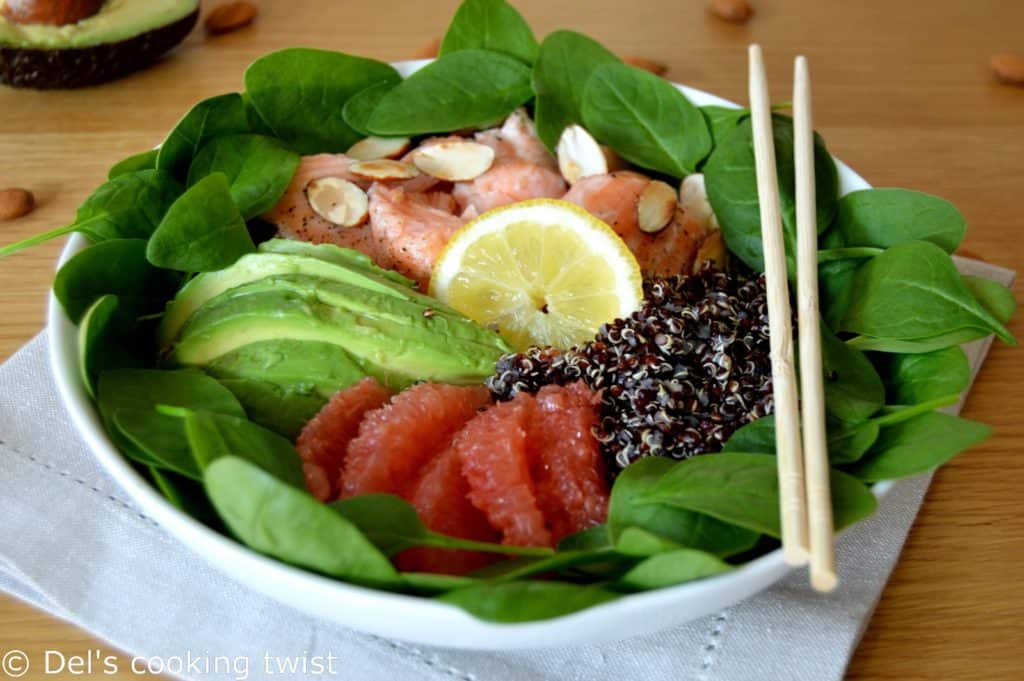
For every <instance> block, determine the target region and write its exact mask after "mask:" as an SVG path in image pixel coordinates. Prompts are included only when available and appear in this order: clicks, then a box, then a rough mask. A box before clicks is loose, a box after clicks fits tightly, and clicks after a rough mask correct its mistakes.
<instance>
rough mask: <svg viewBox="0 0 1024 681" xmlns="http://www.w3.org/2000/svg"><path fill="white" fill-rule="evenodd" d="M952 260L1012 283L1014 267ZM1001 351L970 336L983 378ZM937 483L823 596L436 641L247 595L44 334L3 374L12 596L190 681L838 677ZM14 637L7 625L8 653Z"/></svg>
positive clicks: (883, 509) (6, 546) (910, 501)
mask: <svg viewBox="0 0 1024 681" xmlns="http://www.w3.org/2000/svg"><path fill="white" fill-rule="evenodd" d="M958 264H959V265H960V267H961V270H963V271H965V272H969V273H972V274H979V275H982V276H987V277H990V278H992V279H995V280H997V281H999V282H1001V283H1004V284H1009V283H1011V282H1012V280H1013V277H1014V274H1013V272H1010V271H1008V270H1004V269H1001V268H997V267H992V266H989V265H985V264H982V263H978V262H975V261H964V260H960V261H959V263H958ZM990 343H991V341H990V340H985V341H978V342H976V343H972V344H971V345H969V346H967V348H966V349H967V351H968V356H969V357H970V360H971V365H972V367H973V369H974V371H975V372H976V371H977V369H978V367H980V365H981V362H982V361H983V359H984V357H985V354H986V353H987V351H988V347H989V345H990ZM958 410H959V405H958V406H957V407H956V408H955V409H954V411H958ZM930 479H931V478H930V476H920V477H917V478H914V479H910V480H905V481H902V482H900V483H898V484H897V485H896V487H895V488H894V489H893V491H892V493H891V494H889V495H888V497H887V498H886V499H885V500H884V501H883V502H882V504H881V505H880V508H879V511H878V513H877V514H876V515H875V516H874V517H872V518H870V519H869V520H867V521H866V522H864V523H861V524H860V525H858V526H856V527H854V528H852V529H851V530H850V531H849V532H847V533H845V534H844V535H843V536H842V538H841V539H840V541H839V546H838V554H837V560H838V568H839V574H840V577H841V580H842V582H841V585H840V587H839V588H838V589H837V590H836V591H835V592H834V593H832V594H828V595H820V594H817V593H814V592H812V591H811V590H810V588H809V587H808V586H807V577H806V572H805V571H803V570H800V571H795V572H793V573H791V574H790V575H789V576H788V577H786V578H784V579H783V580H782V581H780V582H779V583H778V584H776V585H775V586H774V587H772V588H771V589H768V590H766V591H764V592H762V593H760V594H758V595H756V596H754V597H752V598H750V599H748V600H746V601H744V602H742V603H740V604H738V605H736V606H734V607H731V608H728V609H727V610H724V611H722V612H720V613H718V614H717V615H713V616H710V617H706V618H704V619H701V620H697V621H695V622H692V623H690V624H688V625H685V626H682V627H678V628H676V629H672V630H669V631H664V632H661V633H659V634H654V635H649V636H643V637H634V638H631V639H626V640H623V641H622V642H620V643H616V644H612V645H604V646H581V647H572V648H560V649H551V650H542V651H522V652H471V651H470V652H467V651H460V650H457V649H455V648H454V647H453V648H451V649H436V648H426V647H423V646H416V645H411V644H408V643H403V642H400V641H390V640H386V639H384V638H380V637H377V636H371V635H367V634H363V633H359V632H355V631H351V630H348V629H344V628H341V627H337V626H335V625H332V624H329V623H326V622H320V621H317V620H315V619H313V618H311V617H309V616H307V615H305V614H303V613H301V612H298V611H296V610H293V609H292V608H289V607H287V606H284V605H281V604H279V603H277V602H275V601H272V600H270V599H268V598H266V597H264V596H262V595H261V594H258V593H255V592H253V591H251V590H248V589H247V588H245V587H243V586H242V585H240V584H238V583H236V582H234V581H233V580H232V579H231V578H230V577H228V576H227V575H226V574H224V573H222V572H220V571H218V570H215V569H214V568H211V567H210V566H208V565H207V564H206V563H205V562H204V561H203V560H202V559H201V558H199V557H198V556H196V555H195V554H193V553H192V552H191V551H190V550H189V548H188V547H187V546H183V545H181V544H180V543H179V542H178V541H177V540H175V539H174V538H173V537H171V536H169V535H167V534H166V533H165V532H164V531H163V530H162V529H161V528H160V527H159V526H158V525H157V524H156V523H155V522H154V521H153V520H151V519H150V518H148V517H146V516H145V515H143V514H142V513H140V512H139V511H138V510H137V509H136V507H135V506H134V505H133V503H132V501H131V500H130V499H129V498H128V497H127V496H126V495H125V494H124V492H122V491H121V490H120V489H119V488H118V487H117V485H116V483H114V482H113V481H112V480H111V479H110V477H109V476H108V475H107V474H106V473H105V472H104V471H103V469H102V468H101V467H100V466H99V464H98V463H97V462H96V461H95V460H94V459H93V457H92V455H91V454H90V452H89V451H88V450H87V449H86V448H85V446H84V445H83V444H82V442H81V441H80V439H79V437H78V435H77V434H76V433H75V431H74V430H73V428H72V426H71V424H70V422H69V420H68V418H67V415H66V414H65V411H64V407H63V405H62V404H61V402H60V400H59V397H58V395H57V392H56V389H55V388H54V386H53V382H52V378H51V376H50V370H49V367H48V365H47V359H46V352H45V337H44V334H41V335H40V336H38V337H36V338H35V339H34V340H33V341H31V342H30V343H29V344H28V345H26V346H25V347H24V348H23V349H22V350H21V351H19V352H18V353H17V354H16V355H15V356H14V357H12V358H11V359H10V360H9V361H8V362H7V363H5V364H4V365H3V366H2V367H0V589H3V590H5V591H7V592H8V593H11V594H13V595H15V596H17V597H18V598H21V599H23V600H25V601H27V602H29V603H32V604H34V605H35V606H37V607H39V608H42V609H44V610H47V611H48V612H51V613H53V614H54V615H56V616H58V617H61V618H63V619H66V620H69V621H71V622H74V623H75V624H77V625H79V626H81V627H83V628H85V629H87V630H89V631H91V632H93V633H94V634H95V635H97V636H98V637H100V638H103V639H105V640H108V641H110V642H111V643H112V644H113V645H116V646H117V647H118V648H121V649H123V650H125V651H127V652H128V653H129V659H130V656H133V655H138V656H141V657H142V658H143V659H144V660H149V661H151V662H152V665H153V666H154V668H158V667H159V666H160V665H161V664H162V665H164V668H165V670H167V671H169V672H171V673H172V674H173V675H175V676H180V677H182V678H189V679H262V678H273V679H285V678H310V677H321V678H339V679H346V680H347V681H363V680H376V679H388V681H412V680H419V679H426V680H431V681H451V680H452V679H456V680H458V681H497V680H503V679H515V680H517V681H520V680H521V681H543V680H547V679H560V680H563V679H564V680H566V681H569V680H573V679H579V680H581V681H582V680H586V681H603V680H608V681H612V680H620V679H635V678H644V679H647V680H649V681H714V680H718V681H745V680H750V681H754V680H757V681H761V680H763V679H783V678H785V679H791V680H793V681H830V680H832V679H841V678H842V676H843V673H844V671H845V669H846V666H847V663H848V662H849V659H850V656H851V654H852V652H853V650H854V648H855V646H856V644H857V642H858V641H859V640H860V637H861V635H862V633H863V631H864V629H865V627H866V625H867V622H868V618H869V616H870V614H871V612H872V611H873V610H874V607H875V604H876V603H877V601H878V598H879V595H880V593H881V591H882V588H883V587H884V585H885V582H886V580H887V579H888V576H889V573H890V572H891V570H892V567H893V565H894V564H895V562H896V559H897V557H898V556H899V553H900V550H901V548H902V546H903V542H904V540H905V538H906V535H907V531H908V530H909V528H910V525H911V524H912V523H913V520H914V517H915V515H916V514H917V510H918V508H919V506H920V504H921V501H922V499H923V497H924V493H925V491H926V490H927V488H928V484H929V482H930ZM18 638H19V636H18V632H17V631H11V630H8V631H0V655H2V654H3V653H4V652H6V651H7V650H10V649H16V648H17V647H18ZM452 643H453V646H455V645H457V641H453V642H452ZM329 656H330V657H329ZM30 663H31V664H33V665H35V666H36V667H40V666H41V665H43V664H44V660H30ZM139 664H146V662H145V661H143V662H141V663H139ZM267 665H270V666H269V668H268V666H267ZM288 670H291V671H288ZM37 671H38V670H37Z"/></svg>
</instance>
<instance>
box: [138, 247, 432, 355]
mask: <svg viewBox="0 0 1024 681" xmlns="http://www.w3.org/2000/svg"><path fill="white" fill-rule="evenodd" d="M259 249H260V250H259V252H257V253H250V254H249V255H245V256H243V257H241V258H239V259H238V260H237V261H236V262H235V263H234V264H233V265H232V266H231V267H228V268H226V269H223V270H218V271H216V272H205V273H203V274H200V275H199V276H197V277H195V278H194V279H192V280H191V281H189V282H188V283H187V284H186V285H185V286H184V287H182V289H181V291H179V292H178V295H177V296H175V298H174V300H173V301H171V303H170V304H169V305H168V306H167V309H166V311H165V313H164V317H163V320H162V321H161V323H160V329H159V331H158V333H157V338H158V340H159V342H160V345H161V347H165V346H167V345H169V344H170V343H171V342H172V341H173V340H174V338H175V337H176V336H177V335H178V333H179V332H180V331H181V328H182V327H183V326H184V325H185V323H186V322H187V321H188V320H189V318H190V317H191V316H192V315H193V313H195V311H196V310H198V309H199V308H200V307H202V306H203V305H204V304H206V303H207V302H208V301H209V300H211V299H212V298H215V297H217V296H219V295H221V294H222V293H224V292H225V291H229V290H231V289H234V288H237V287H239V286H244V285H246V284H249V283H252V282H255V281H259V280H260V279H265V278H267V277H274V276H278V275H290V274H304V275H308V276H311V277H318V278H321V279H324V280H328V281H338V282H344V283H347V284H352V285H355V286H360V287H362V288H366V289H368V290H371V291H375V292H378V293H384V294H388V295H391V296H393V297H396V298H405V299H408V300H418V301H422V302H423V303H424V304H425V305H429V307H431V308H432V309H435V310H440V309H442V308H443V306H441V304H440V303H439V302H437V301H434V300H433V299H432V298H428V297H426V296H424V295H422V294H420V293H417V292H416V291H414V290H413V289H412V288H411V286H413V285H414V283H413V282H411V281H410V280H408V279H406V278H405V277H402V276H401V275H398V274H397V273H395V275H396V276H392V273H390V272H389V271H388V270H385V269H382V268H380V267H377V266H376V265H374V264H373V263H372V262H371V261H370V259H369V258H367V257H366V256H365V255H363V254H362V253H359V252H358V251H354V250H351V249H347V248H338V247H337V246H333V245H329V244H321V245H314V244H306V243H303V242H298V241H289V240H286V239H273V240H271V241H267V242H264V243H262V244H260V246H259ZM396 277H397V278H396ZM444 309H445V310H447V309H448V308H444Z"/></svg>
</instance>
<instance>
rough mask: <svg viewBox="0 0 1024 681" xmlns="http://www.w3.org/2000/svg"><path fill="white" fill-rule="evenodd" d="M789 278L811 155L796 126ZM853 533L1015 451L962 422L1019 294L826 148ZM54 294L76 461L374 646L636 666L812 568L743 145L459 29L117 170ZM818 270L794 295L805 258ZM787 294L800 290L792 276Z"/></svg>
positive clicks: (478, 13) (275, 62)
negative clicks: (877, 514)
mask: <svg viewBox="0 0 1024 681" xmlns="http://www.w3.org/2000/svg"><path fill="white" fill-rule="evenodd" d="M773 127H774V137H775V147H776V152H777V167H778V175H779V189H780V195H781V202H782V208H783V222H784V228H785V233H786V239H787V247H788V248H790V249H791V248H792V246H793V235H794V230H795V227H794V223H795V218H794V203H795V199H794V178H793V174H794V173H793V134H792V121H791V120H790V119H789V118H788V117H787V116H786V115H784V114H783V113H782V112H781V111H780V112H779V113H777V114H776V115H775V116H774V126H773ZM815 175H816V182H815V185H816V188H817V197H816V198H817V201H816V203H817V222H818V231H819V252H818V260H819V262H820V268H819V280H820V285H821V296H822V300H821V309H822V316H823V324H822V328H821V344H822V351H823V361H824V372H825V376H824V379H825V401H826V404H825V406H826V410H827V414H828V443H829V460H830V463H831V465H832V470H831V492H832V502H833V519H834V524H835V526H836V528H837V529H842V528H844V527H847V526H849V525H851V524H854V523H856V522H858V521H860V520H862V519H863V518H865V517H867V516H869V515H871V514H872V513H873V512H874V510H875V508H876V504H877V498H878V497H879V496H880V495H881V494H883V493H884V491H885V490H886V489H887V488H888V482H887V481H891V480H894V479H897V478H900V477H906V476H912V475H916V474H919V473H923V472H926V471H929V470H932V469H933V468H935V467H936V466H939V465H941V464H942V463H944V462H945V461H947V460H949V459H950V458H952V457H953V456H954V455H956V454H957V453H958V452H960V451H962V450H964V449H966V448H968V447H970V446H972V445H973V444H975V443H977V442H979V441H981V440H982V439H984V438H985V437H986V436H987V435H988V432H989V431H988V428H987V427H986V426H984V425H983V424H980V423H975V422H971V421H967V420H964V419H960V418H958V417H955V416H951V415H949V414H945V413H942V412H940V411H937V410H938V409H940V408H941V407H943V406H947V405H949V404H952V403H953V402H955V401H956V400H957V399H958V398H959V396H960V394H961V393H962V392H963V390H965V389H966V387H967V385H968V383H969V380H970V371H969V367H968V365H967V360H966V357H965V355H964V353H963V351H962V350H961V349H960V347H959V346H960V345H961V344H963V343H965V342H968V341H970V340H974V339H977V338H981V337H985V336H988V335H990V334H995V335H997V336H999V337H1000V338H1002V339H1003V340H1005V341H1006V342H1010V343H1012V342H1013V338H1012V336H1011V335H1010V334H1009V332H1008V331H1007V330H1006V328H1005V326H1004V324H1005V322H1006V321H1007V319H1008V318H1009V316H1010V315H1011V314H1012V313H1013V311H1014V307H1015V305H1014V301H1013V298H1012V296H1011V295H1010V294H1009V292H1008V291H1007V290H1006V289H1005V288H1003V287H1001V286H999V285H997V284H994V283H992V282H989V281H987V280H984V279H978V278H972V277H967V276H961V275H960V274H959V273H958V272H957V270H956V268H955V266H954V264H953V261H952V259H951V257H950V254H951V253H952V252H953V251H954V250H955V249H956V248H957V246H958V245H959V243H960V241H961V239H962V238H963V235H964V232H965V229H966V224H965V221H964V219H963V217H962V216H961V214H960V213H959V211H958V210H957V209H956V208H955V207H954V206H952V205H951V204H949V203H948V202H946V201H944V200H942V199H940V198H938V197H935V196H931V195H928V194H924V193H920V192H915V191H909V190H903V189H891V188H887V189H872V188H870V187H869V186H868V185H867V183H866V182H864V181H863V180H862V179H861V178H860V177H858V176H857V175H856V174H855V173H853V172H852V171H851V170H850V169H848V168H846V167H845V166H843V165H842V164H841V163H838V162H837V161H835V160H834V159H833V158H832V157H831V155H830V154H829V153H828V150H827V148H826V146H825V141H824V140H823V139H821V138H820V137H817V138H816V140H815ZM71 232H77V234H76V235H75V236H74V237H73V238H72V240H71V242H70V244H69V247H68V249H67V250H66V251H65V256H64V259H63V261H62V264H61V267H60V269H59V271H58V273H57V275H56V278H55V280H54V286H53V300H54V304H53V305H52V306H51V315H50V324H51V327H52V329H53V333H52V334H51V343H52V359H53V363H54V366H55V371H56V374H57V377H58V380H59V382H60V385H61V389H62V393H63V395H64V396H65V399H66V402H67V405H68V408H69V410H70V412H71V414H72V417H73V418H74V419H75V421H76V424H77V425H78V427H79V430H80V431H81V432H82V434H83V437H84V438H85V439H86V440H87V442H88V443H89V445H90V446H91V448H92V449H93V450H94V451H95V452H96V454H97V455H98V456H99V457H100V458H101V459H102V460H103V462H104V464H105V465H106V467H107V468H108V469H109V470H110V471H111V473H112V474H113V475H114V476H115V477H116V478H117V480H118V481H119V482H120V483H121V484H122V485H124V486H125V487H126V489H127V490H128V491H129V492H130V493H131V494H132V496H133V498H135V499H136V500H137V501H138V503H139V504H140V506H141V507H142V508H143V509H144V510H145V511H146V512H147V513H149V514H150V515H152V516H153V517H154V518H155V519H156V520H157V521H158V522H160V523H161V524H162V525H163V526H165V527H166V528H167V529H168V530H169V531H170V532H172V533H173V534H174V535H175V536H177V537H179V538H180V539H182V540H183V541H185V542H186V543H187V544H188V545H190V546H191V547H192V548H193V549H194V550H195V551H196V552H197V553H199V554H200V555H202V556H203V557H204V558H206V559H207V560H209V561H210V562H211V563H213V564H214V565H216V566H218V567H219V568H221V569H223V570H227V571H229V572H230V573H231V574H232V575H234V576H236V577H237V578H238V579H240V580H241V581H244V582H246V583H248V584H250V585H252V586H253V587H255V588H258V589H260V590H262V591H264V592H266V593H268V594H270V595H272V596H274V597H276V598H278V599H280V600H282V601H284V602H286V603H288V604H291V605H294V606H296V607H299V608H302V609H305V610H307V611H310V612H312V613H315V614H317V615H319V616H323V617H325V618H329V619H332V620H335V621H338V622H341V623H343V624H346V625H349V626H355V627H358V628H361V629H365V630H368V631H372V632H375V633H379V634H384V635H389V636H396V637H399V638H405V639H409V640H416V641H420V642H424V643H435V644H443V645H461V646H468V647H519V646H538V645H556V644H566V643H572V642H581V641H590V640H599V639H604V640H608V639H614V638H623V637H626V636H631V635H635V634H639V633H643V632H645V631H651V630H654V629H659V628H663V627H667V626H670V625H672V624H678V623H680V622H684V621H687V620H689V619H692V618H695V617H698V616H701V615H703V614H706V613H708V612H710V611H712V610H714V609H716V608H721V607H723V606H725V605H728V604H730V603H732V602H735V601H737V600H740V599H742V598H744V597H746V596H748V595H750V594H752V593H754V592H756V591H757V590H759V589H762V588H764V587H765V586H767V585H769V584H770V583H772V582H773V581H774V580H776V579H778V577H780V576H781V575H782V574H783V573H784V572H785V569H786V568H785V566H784V564H783V561H782V558H781V555H780V551H779V550H778V547H779V537H780V523H779V510H778V509H779V499H778V484H777V479H776V464H775V456H774V447H775V434H774V421H773V416H772V411H773V404H772V384H771V370H770V369H771V364H770V356H769V343H768V326H767V312H766V303H765V295H766V294H765V284H764V277H763V274H761V272H762V269H763V264H762V253H761V246H760V244H761V240H760V221H759V214H758V198H757V182H756V176H755V169H754V152H753V148H752V135H751V126H750V120H749V112H748V111H747V110H745V109H742V108H738V107H736V106H733V105H731V104H729V103H728V102H724V101H723V100H720V99H718V98H715V97H713V96H711V95H708V94H706V93H702V92H699V91H696V90H692V89H689V88H686V87H683V86H676V85H673V84H671V83H669V82H668V81H665V80H663V79H661V78H659V77H657V76H656V75H653V74H651V73H648V72H645V71H643V70H640V69H638V68H635V67H632V66H629V65H626V64H624V63H622V62H621V61H620V60H619V59H618V57H616V56H615V55H614V54H612V53H611V52H609V51H608V50H606V49H605V48H603V47H602V46H601V45H600V44H598V43H597V42H595V41H593V40H591V39H590V38H587V37H585V36H583V35H580V34H578V33H574V32H572V31H556V32H554V33H552V34H550V35H549V36H547V37H546V38H545V39H544V40H543V41H542V42H540V43H539V44H538V42H537V40H536V39H535V38H534V36H533V33H532V32H531V30H530V28H529V27H528V26H527V24H526V23H525V21H523V19H522V17H521V16H520V15H519V14H518V13H517V12H516V11H515V10H514V9H513V8H512V7H511V6H509V5H508V4H506V3H505V2H504V1H503V0H467V1H466V2H465V3H463V5H462V6H461V7H460V8H459V10H458V12H457V13H456V15H455V17H454V19H453V21H452V23H451V25H450V27H449V29H448V32H447V34H446V35H445V38H444V41H443V42H442V45H441V50H440V55H439V57H438V58H437V59H436V60H432V61H425V62H409V63H403V64H397V65H394V66H392V65H388V64H384V63H381V62H378V61H375V60H372V59H366V58H362V57H357V56H353V55H348V54H343V53H340V52H330V51H323V50H313V49H305V48H294V49H287V50H283V51H280V52H275V53H272V54H269V55H267V56H265V57H263V58H261V59H259V60H257V61H256V62H254V63H253V64H252V65H251V66H250V67H249V69H248V71H247V72H246V74H245V92H244V93H229V94H224V95H220V96H217V97H213V98H211V99H207V100H204V101H202V102H200V103H198V104H197V105H195V106H194V107H193V108H192V109H191V110H190V111H189V112H187V113H186V114H185V115H184V117H183V118H182V119H181V120H180V122H179V123H178V124H177V125H176V126H175V128H174V129H173V130H172V131H171V132H170V133H169V134H168V135H167V137H166V139H165V140H164V141H163V143H162V144H161V145H160V146H159V147H158V148H157V149H154V150H151V151H146V152H143V153H140V154H138V155H136V156H132V157H130V158H127V159H125V160H123V161H121V162H120V163H118V164H116V165H115V166H114V167H113V168H112V169H111V171H110V176H109V179H108V181H107V182H106V183H105V184H103V185H102V186H100V187H99V188H98V189H97V190H96V191H95V192H94V193H93V195H92V196H91V197H89V198H88V199H87V200H86V201H85V203H83V204H82V206H81V208H80V209H79V211H78V215H77V217H76V219H75V221H74V222H73V223H72V224H70V225H68V226H67V227H63V228H60V229H57V230H54V231H53V232H50V233H48V234H44V235H41V236H40V237H36V238H34V239H31V240H29V242H25V243H22V244H16V245H15V246H13V247H8V248H7V249H4V250H5V251H6V252H11V251H13V250H16V249H17V248H19V247H22V246H25V245H28V244H30V243H34V242H37V241H40V240H43V239H46V238H53V237H55V236H59V235H63V234H67V233H71ZM790 267H791V268H794V267H795V263H793V262H792V260H790ZM791 273H792V272H791Z"/></svg>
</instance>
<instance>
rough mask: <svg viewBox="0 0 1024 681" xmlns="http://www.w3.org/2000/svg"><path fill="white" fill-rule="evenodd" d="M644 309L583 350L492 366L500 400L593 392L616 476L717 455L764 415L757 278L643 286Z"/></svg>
mask: <svg viewBox="0 0 1024 681" xmlns="http://www.w3.org/2000/svg"><path fill="white" fill-rule="evenodd" d="M644 294H645V295H644V304H643V307H642V308H641V309H640V310H638V311H636V312H634V313H633V314H632V315H630V316H629V317H628V318H625V319H617V320H615V321H614V322H612V323H610V324H606V325H604V326H602V327H601V329H600V330H599V331H598V334H597V336H596V338H595V339H594V340H593V341H591V342H590V343H587V344H585V345H583V346H580V347H577V348H573V349H572V350H569V351H566V352H564V353H560V352H558V351H556V350H552V349H550V348H548V349H541V348H530V349H529V350H527V351H526V352H523V353H518V354H510V355H506V356H504V357H502V358H501V360H500V361H499V362H498V366H497V372H496V373H495V375H494V376H493V377H491V379H489V380H488V387H489V388H490V389H491V391H492V392H493V393H494V395H495V397H496V398H497V399H499V400H502V399H511V398H512V397H513V396H514V395H515V394H516V393H517V392H520V391H525V392H530V393H533V392H536V391H537V390H539V389H540V388H541V387H543V386H544V385H548V384H552V383H557V384H565V383H571V382H573V381H577V380H580V379H582V380H584V381H585V382H586V383H587V384H588V385H589V386H590V387H591V388H592V389H594V390H600V391H601V423H600V426H599V427H598V428H597V432H595V433H594V435H595V436H596V437H597V438H598V439H599V440H600V441H601V446H602V449H603V452H604V454H605V457H606V459H607V461H608V464H609V470H611V471H615V472H617V471H618V470H621V469H622V468H625V467H626V466H628V465H629V464H630V463H632V462H633V461H635V460H637V459H639V458H641V457H645V456H666V457H671V458H673V459H685V458H688V457H690V456H694V455H697V454H705V453H709V452H717V451H719V450H721V448H722V444H723V443H724V442H725V441H726V440H728V439H729V436H730V435H732V433H733V432H734V431H735V430H736V429H738V428H739V427H740V426H742V425H744V424H746V423H749V422H750V421H753V420H755V419H757V418H760V417H761V416H764V415H765V414H768V413H771V411H772V382H771V364H770V359H769V341H768V311H767V303H766V300H765V284H764V276H763V275H760V276H758V275H755V274H753V273H750V272H731V273H724V272H719V271H715V270H709V269H706V270H703V271H701V272H700V273H698V274H694V275H692V276H681V277H671V278H665V279H652V280H649V281H647V282H645V284H644Z"/></svg>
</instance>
